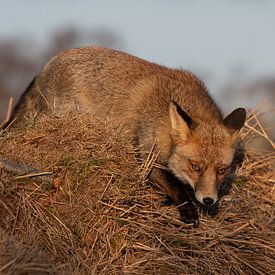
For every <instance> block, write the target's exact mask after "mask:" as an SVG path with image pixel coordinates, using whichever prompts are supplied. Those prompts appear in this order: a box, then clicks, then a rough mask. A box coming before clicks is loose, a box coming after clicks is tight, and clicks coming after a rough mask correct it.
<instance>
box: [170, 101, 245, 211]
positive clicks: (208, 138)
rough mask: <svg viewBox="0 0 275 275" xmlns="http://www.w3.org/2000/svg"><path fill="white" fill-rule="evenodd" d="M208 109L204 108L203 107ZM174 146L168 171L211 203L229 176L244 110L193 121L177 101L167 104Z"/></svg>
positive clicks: (203, 199)
mask: <svg viewBox="0 0 275 275" xmlns="http://www.w3.org/2000/svg"><path fill="white" fill-rule="evenodd" d="M206 112H207V110H206ZM169 115H170V121H171V138H172V143H173V148H172V151H171V155H170V158H169V161H168V167H169V169H170V171H171V172H172V173H173V174H174V175H175V176H176V177H177V178H178V179H179V180H181V181H182V182H185V183H188V184H189V185H190V186H191V187H192V188H193V190H194V193H195V197H196V199H197V200H198V201H199V202H200V203H201V204H203V205H206V206H211V205H213V204H215V203H216V202H217V200H218V191H219V188H220V186H221V183H222V182H224V180H225V179H226V178H227V177H228V175H229V173H230V168H231V165H232V161H233V156H234V153H235V150H236V148H235V147H236V143H237V133H238V131H239V130H240V129H241V128H242V127H243V125H244V122H245V118H246V111H245V109H243V108H238V109H236V110H234V111H233V112H232V113H231V114H229V115H228V116H227V117H226V118H225V119H224V120H223V121H220V122H217V120H215V121H209V122H205V121H195V120H193V119H192V117H190V116H189V115H188V114H187V113H186V112H185V111H184V110H183V109H182V108H181V107H180V106H179V105H178V104H177V103H175V102H171V103H170V106H169Z"/></svg>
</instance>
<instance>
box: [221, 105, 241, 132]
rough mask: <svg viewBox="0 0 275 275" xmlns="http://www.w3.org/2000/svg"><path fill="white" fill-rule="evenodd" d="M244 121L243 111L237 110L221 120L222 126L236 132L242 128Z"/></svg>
mask: <svg viewBox="0 0 275 275" xmlns="http://www.w3.org/2000/svg"><path fill="white" fill-rule="evenodd" d="M245 119H246V111H245V109H244V108H237V109H236V110H234V111H233V112H232V113H230V114H229V115H228V116H227V117H226V118H225V119H224V120H223V124H224V125H225V126H226V127H228V128H230V129H233V130H235V131H238V130H240V129H241V128H242V127H243V125H244V122H245Z"/></svg>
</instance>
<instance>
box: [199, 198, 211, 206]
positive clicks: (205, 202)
mask: <svg viewBox="0 0 275 275" xmlns="http://www.w3.org/2000/svg"><path fill="white" fill-rule="evenodd" d="M202 201H203V203H204V204H205V205H212V204H213V203H214V200H213V199H211V198H204V199H203V200H202Z"/></svg>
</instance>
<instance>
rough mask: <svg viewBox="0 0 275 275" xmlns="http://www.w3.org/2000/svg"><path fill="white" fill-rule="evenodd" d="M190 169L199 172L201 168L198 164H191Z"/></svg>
mask: <svg viewBox="0 0 275 275" xmlns="http://www.w3.org/2000/svg"><path fill="white" fill-rule="evenodd" d="M192 169H193V170H194V171H195V172H197V173H200V172H201V168H200V167H199V165H196V164H192Z"/></svg>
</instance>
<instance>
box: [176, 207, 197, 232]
mask: <svg viewBox="0 0 275 275" xmlns="http://www.w3.org/2000/svg"><path fill="white" fill-rule="evenodd" d="M179 212H180V219H181V221H183V222H185V223H193V224H194V226H196V227H197V226H199V224H200V220H199V214H198V211H197V209H196V207H195V206H194V205H193V204H192V203H189V202H188V203H187V204H185V205H184V206H181V207H179Z"/></svg>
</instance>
